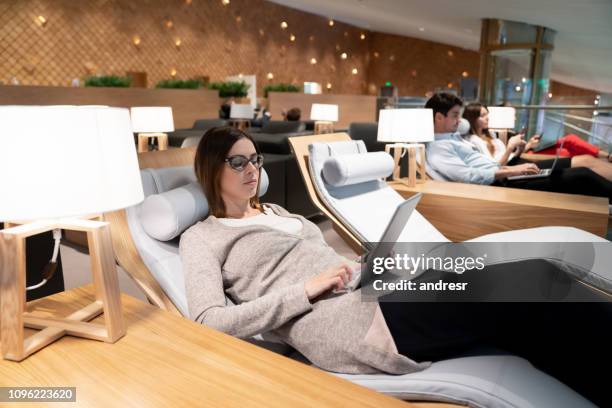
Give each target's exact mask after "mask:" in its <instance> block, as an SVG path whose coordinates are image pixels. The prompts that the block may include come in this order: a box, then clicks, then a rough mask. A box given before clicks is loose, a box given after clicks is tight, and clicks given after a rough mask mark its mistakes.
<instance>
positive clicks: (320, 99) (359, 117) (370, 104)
mask: <svg viewBox="0 0 612 408" xmlns="http://www.w3.org/2000/svg"><path fill="white" fill-rule="evenodd" d="M268 99H269V101H268V106H269V109H270V113H271V114H272V117H273V118H281V117H282V116H281V111H282V110H283V109H291V108H300V109H301V110H302V120H308V119H310V107H311V105H312V104H313V103H329V104H336V105H338V123H336V128H337V129H344V128H347V127H348V125H349V124H350V123H351V122H375V121H376V97H375V96H371V95H334V94H320V95H311V94H303V93H289V92H270V94H269V95H268Z"/></svg>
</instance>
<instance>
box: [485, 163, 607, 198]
mask: <svg viewBox="0 0 612 408" xmlns="http://www.w3.org/2000/svg"><path fill="white" fill-rule="evenodd" d="M553 162H554V160H543V161H539V162H535V163H536V164H537V165H538V167H540V168H541V169H549V168H551V167H552V164H553ZM522 163H530V162H529V161H528V160H523V159H520V158H517V159H513V160H511V161H510V162H509V163H508V164H510V165H514V164H522ZM493 185H497V186H504V187H512V188H524V189H527V190H539V191H551V192H555V193H568V194H582V195H590V196H597V197H607V198H608V200H609V201H610V202H611V203H612V182H610V181H608V180H607V179H606V178H604V177H602V176H600V175H599V174H597V173H595V172H594V171H593V170H591V169H588V168H586V167H575V168H572V167H571V159H569V158H559V160H558V163H557V165H556V166H555V169H554V170H553V172H552V174H551V175H550V176H549V177H543V178H536V179H526V180H500V181H496V182H495V183H493Z"/></svg>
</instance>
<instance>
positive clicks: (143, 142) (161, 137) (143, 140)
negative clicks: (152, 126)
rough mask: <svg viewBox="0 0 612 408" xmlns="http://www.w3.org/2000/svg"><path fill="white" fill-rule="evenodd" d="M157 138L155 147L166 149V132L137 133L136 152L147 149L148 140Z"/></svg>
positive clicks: (146, 150)
mask: <svg viewBox="0 0 612 408" xmlns="http://www.w3.org/2000/svg"><path fill="white" fill-rule="evenodd" d="M150 139H155V140H157V148H158V149H159V150H168V134H167V133H139V134H138V153H143V152H148V151H149V140H150Z"/></svg>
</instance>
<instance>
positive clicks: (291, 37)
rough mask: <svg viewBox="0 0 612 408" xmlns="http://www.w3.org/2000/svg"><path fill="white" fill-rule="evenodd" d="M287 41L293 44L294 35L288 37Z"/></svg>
mask: <svg viewBox="0 0 612 408" xmlns="http://www.w3.org/2000/svg"><path fill="white" fill-rule="evenodd" d="M289 41H291V42H294V41H295V35H293V34H291V35H290V36H289Z"/></svg>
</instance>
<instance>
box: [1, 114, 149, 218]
mask: <svg viewBox="0 0 612 408" xmlns="http://www.w3.org/2000/svg"><path fill="white" fill-rule="evenodd" d="M0 151H2V152H3V155H2V156H3V157H2V160H0V186H2V199H0V220H2V221H9V220H14V221H18V220H37V219H47V218H60V217H70V216H76V215H85V214H96V213H101V212H106V211H113V210H117V209H121V208H126V207H129V206H132V205H135V204H138V203H139V202H141V201H142V200H143V199H144V194H143V190H142V181H141V178H140V170H139V168H138V159H137V156H136V148H135V146H134V137H133V135H132V127H131V124H130V115H129V111H128V110H127V109H122V108H91V107H78V106H72V107H54V106H0Z"/></svg>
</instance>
